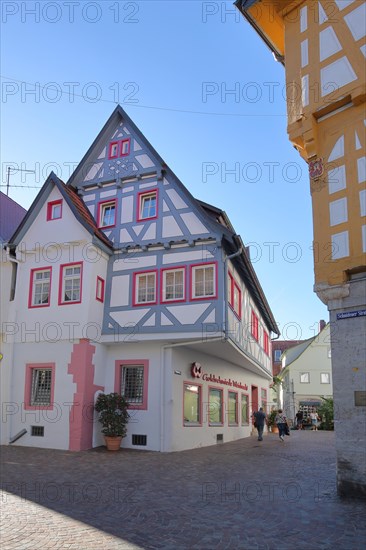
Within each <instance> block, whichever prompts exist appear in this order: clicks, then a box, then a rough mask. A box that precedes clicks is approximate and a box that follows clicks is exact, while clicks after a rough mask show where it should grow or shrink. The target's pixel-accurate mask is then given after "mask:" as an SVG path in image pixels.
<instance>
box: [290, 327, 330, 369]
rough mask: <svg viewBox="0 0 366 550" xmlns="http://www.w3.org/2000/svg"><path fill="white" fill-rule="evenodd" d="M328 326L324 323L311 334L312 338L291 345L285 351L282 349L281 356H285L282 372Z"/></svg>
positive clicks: (317, 338)
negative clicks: (314, 333)
mask: <svg viewBox="0 0 366 550" xmlns="http://www.w3.org/2000/svg"><path fill="white" fill-rule="evenodd" d="M328 328H329V323H327V324H326V325H325V327H324V328H323V329H322V330H321V331H320V332H319V334H317V335H316V336H313V337H312V338H309V339H308V340H304V341H303V342H301V344H298V345H297V346H293V347H291V348H288V349H287V350H286V351H284V352H283V354H282V358H283V357H285V358H286V365H285V367H284V369H283V370H282V372H283V371H284V370H285V369H287V367H289V366H290V365H291V364H292V363H293V362H294V361H296V360H297V359H298V358H299V357H300V355H302V354H303V353H304V352H305V351H306V350H307V349H308V347H309V346H311V344H312V343H313V342H314V341H316V340H319V336H320V334H321V333H322V332H323V331H325V330H327V329H328Z"/></svg>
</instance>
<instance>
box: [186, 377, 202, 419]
mask: <svg viewBox="0 0 366 550" xmlns="http://www.w3.org/2000/svg"><path fill="white" fill-rule="evenodd" d="M199 424H201V386H198V385H197V384H184V425H185V426H190V425H199Z"/></svg>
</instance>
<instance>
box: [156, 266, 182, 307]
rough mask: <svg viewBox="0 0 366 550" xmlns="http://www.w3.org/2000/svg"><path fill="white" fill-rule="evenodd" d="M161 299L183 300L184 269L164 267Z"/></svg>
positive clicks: (166, 300) (165, 300)
mask: <svg viewBox="0 0 366 550" xmlns="http://www.w3.org/2000/svg"><path fill="white" fill-rule="evenodd" d="M162 275H163V280H162V290H163V292H162V298H161V299H162V301H163V302H169V301H176V300H180V301H184V300H185V269H184V267H182V268H176V269H164V270H163V272H162Z"/></svg>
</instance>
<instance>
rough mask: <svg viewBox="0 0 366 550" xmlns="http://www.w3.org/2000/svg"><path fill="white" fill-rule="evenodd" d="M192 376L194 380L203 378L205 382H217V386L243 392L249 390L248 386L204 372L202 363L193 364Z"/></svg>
mask: <svg viewBox="0 0 366 550" xmlns="http://www.w3.org/2000/svg"><path fill="white" fill-rule="evenodd" d="M191 375H192V377H193V378H202V380H204V381H205V382H215V383H216V384H224V385H225V386H231V387H232V388H239V389H241V390H247V389H248V386H247V384H242V383H241V382H237V381H236V380H232V379H231V378H221V376H220V375H219V376H216V375H215V374H209V373H207V372H203V369H202V365H201V363H192V365H191Z"/></svg>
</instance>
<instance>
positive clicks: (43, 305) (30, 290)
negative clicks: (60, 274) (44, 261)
mask: <svg viewBox="0 0 366 550" xmlns="http://www.w3.org/2000/svg"><path fill="white" fill-rule="evenodd" d="M37 271H49V272H50V289H49V291H48V303H47V304H33V284H34V275H35V274H36V273H37ZM51 282H52V267H51V266H46V267H37V268H35V269H31V272H30V281H29V294H28V308H38V307H49V306H50V305H51Z"/></svg>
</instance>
